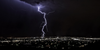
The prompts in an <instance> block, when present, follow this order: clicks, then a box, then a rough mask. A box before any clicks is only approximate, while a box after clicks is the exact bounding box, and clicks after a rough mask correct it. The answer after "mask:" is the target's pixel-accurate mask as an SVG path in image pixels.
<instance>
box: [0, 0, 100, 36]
mask: <svg viewBox="0 0 100 50" xmlns="http://www.w3.org/2000/svg"><path fill="white" fill-rule="evenodd" d="M37 3H39V4H42V5H44V6H45V8H42V9H41V10H42V11H44V12H46V13H48V12H52V13H50V14H48V15H47V16H46V18H47V21H48V24H47V28H48V31H47V30H46V29H44V31H45V32H46V34H45V36H85V37H90V36H92V37H99V36H100V2H99V1H96V0H95V1H87V0H81V1H80V0H21V1H20V0H0V36H5V37H7V36H13V37H14V36H41V35H42V31H41V28H42V25H43V21H44V20H43V15H42V14H41V13H39V12H38V11H37V8H36V7H35V6H36V4H37Z"/></svg>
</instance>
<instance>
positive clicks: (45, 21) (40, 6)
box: [37, 5, 47, 38]
mask: <svg viewBox="0 0 100 50" xmlns="http://www.w3.org/2000/svg"><path fill="white" fill-rule="evenodd" d="M37 8H38V12H40V13H41V14H43V18H44V25H43V26H42V37H41V38H44V36H45V32H44V28H45V26H46V25H47V20H46V13H45V12H42V11H41V8H43V6H42V5H38V6H37Z"/></svg>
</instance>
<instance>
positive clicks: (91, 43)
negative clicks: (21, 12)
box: [0, 37, 100, 50]
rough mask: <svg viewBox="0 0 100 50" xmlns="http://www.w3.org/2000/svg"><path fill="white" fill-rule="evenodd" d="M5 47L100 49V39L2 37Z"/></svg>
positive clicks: (1, 44) (2, 46)
mask: <svg viewBox="0 0 100 50" xmlns="http://www.w3.org/2000/svg"><path fill="white" fill-rule="evenodd" d="M0 48H4V49H26V48H27V49H69V50H70V49H73V50H74V49H79V50H80V49H89V50H90V49H100V40H95V39H86V38H72V37H70V38H66V37H64V38H62V37H60V38H59V37H57V38H44V39H40V38H7V39H5V38H1V40H0Z"/></svg>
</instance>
